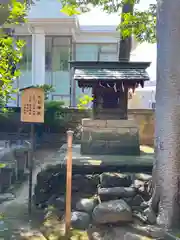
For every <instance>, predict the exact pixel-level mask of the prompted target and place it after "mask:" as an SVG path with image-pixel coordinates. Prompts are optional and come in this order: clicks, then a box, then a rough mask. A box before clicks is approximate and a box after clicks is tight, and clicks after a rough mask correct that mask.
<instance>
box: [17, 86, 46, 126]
mask: <svg viewBox="0 0 180 240" xmlns="http://www.w3.org/2000/svg"><path fill="white" fill-rule="evenodd" d="M21 102H22V107H21V121H22V122H34V123H42V122H44V91H43V89H40V88H28V89H25V90H24V91H23V92H22V101H21Z"/></svg>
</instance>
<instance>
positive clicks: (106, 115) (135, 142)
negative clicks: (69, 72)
mask: <svg viewBox="0 0 180 240" xmlns="http://www.w3.org/2000/svg"><path fill="white" fill-rule="evenodd" d="M149 66H150V63H149V62H127V61H122V62H71V68H73V70H74V80H75V81H77V82H78V86H79V87H80V88H92V96H93V107H92V108H93V118H92V119H83V120H82V126H83V132H82V143H81V152H82V153H85V154H88V153H89V154H97V153H99V152H102V153H103V154H126V153H127V154H128V153H129V152H130V150H131V152H132V151H133V152H134V153H135V154H139V153H140V147H139V135H138V127H137V126H136V124H135V123H134V121H133V120H128V114H127V107H128V92H129V90H130V89H132V91H135V89H136V88H137V87H138V86H141V87H143V86H144V82H145V81H148V80H149V76H148V74H147V72H146V68H147V67H149Z"/></svg>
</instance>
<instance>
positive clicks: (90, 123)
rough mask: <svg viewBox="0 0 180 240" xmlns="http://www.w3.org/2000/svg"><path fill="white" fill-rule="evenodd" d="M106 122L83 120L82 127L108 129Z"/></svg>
mask: <svg viewBox="0 0 180 240" xmlns="http://www.w3.org/2000/svg"><path fill="white" fill-rule="evenodd" d="M106 123H107V121H106V120H98V119H97V120H93V119H91V118H83V119H82V126H83V127H106Z"/></svg>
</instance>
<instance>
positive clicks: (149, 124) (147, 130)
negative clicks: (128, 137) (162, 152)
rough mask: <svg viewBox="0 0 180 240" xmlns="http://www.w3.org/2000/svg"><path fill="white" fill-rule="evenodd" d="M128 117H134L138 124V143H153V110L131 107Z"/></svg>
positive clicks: (151, 144)
mask: <svg viewBox="0 0 180 240" xmlns="http://www.w3.org/2000/svg"><path fill="white" fill-rule="evenodd" d="M128 116H129V119H134V120H135V122H136V123H137V125H138V126H139V135H140V144H142V145H150V146H153V145H154V123H155V121H154V119H155V118H154V110H152V109H131V110H129V113H128Z"/></svg>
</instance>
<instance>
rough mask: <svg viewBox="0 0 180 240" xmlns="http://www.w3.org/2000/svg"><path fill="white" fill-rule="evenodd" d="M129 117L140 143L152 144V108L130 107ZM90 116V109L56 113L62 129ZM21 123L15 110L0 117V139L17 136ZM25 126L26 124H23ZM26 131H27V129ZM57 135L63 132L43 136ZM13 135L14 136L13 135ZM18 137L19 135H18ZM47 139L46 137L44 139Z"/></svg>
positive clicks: (75, 124)
mask: <svg viewBox="0 0 180 240" xmlns="http://www.w3.org/2000/svg"><path fill="white" fill-rule="evenodd" d="M128 115H129V119H134V120H135V122H136V123H137V125H138V127H139V131H140V144H141V145H143V144H144V145H150V146H153V145H154V144H153V142H154V111H153V110H150V109H149V110H147V109H130V110H128ZM90 117H91V111H90V110H78V109H74V108H72V109H71V108H64V109H62V110H61V112H60V113H58V114H57V118H59V119H60V120H63V121H62V122H63V124H64V123H65V126H63V128H62V129H63V130H64V129H65V128H71V129H74V128H76V127H77V125H78V124H80V123H81V119H82V118H90ZM22 125H24V124H22V123H21V122H20V113H19V112H16V113H14V114H12V115H11V117H10V118H2V117H0V139H2V140H4V139H7V140H9V138H17V137H18V136H17V132H18V129H19V128H21V127H22ZM25 125H26V126H27V125H28V124H25ZM27 132H28V131H27ZM27 132H26V133H25V132H24V135H25V136H24V137H23V134H22V133H21V136H22V137H23V139H27V138H28V136H27V135H28V133H27ZM7 133H8V136H7ZM56 134H58V135H57V138H59V134H61V136H62V135H64V132H60V131H57V133H52V134H51V133H50V132H48V133H45V134H44V138H46V137H45V136H46V135H48V139H50V135H52V136H53V139H55V135H56ZM9 135H11V136H9ZM13 136H14V137H13ZM18 138H19V137H18ZM46 140H47V139H46Z"/></svg>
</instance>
